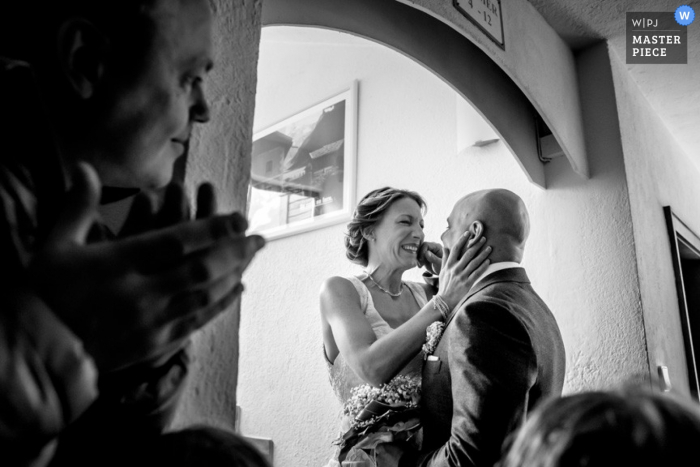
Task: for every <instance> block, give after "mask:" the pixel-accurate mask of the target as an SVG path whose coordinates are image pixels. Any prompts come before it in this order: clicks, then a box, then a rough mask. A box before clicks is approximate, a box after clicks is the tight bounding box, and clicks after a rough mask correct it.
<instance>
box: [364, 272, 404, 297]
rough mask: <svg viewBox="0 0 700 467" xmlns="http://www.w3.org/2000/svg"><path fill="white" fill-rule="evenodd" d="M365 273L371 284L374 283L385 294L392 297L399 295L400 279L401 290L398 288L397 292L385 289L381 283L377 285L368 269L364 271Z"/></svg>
mask: <svg viewBox="0 0 700 467" xmlns="http://www.w3.org/2000/svg"><path fill="white" fill-rule="evenodd" d="M365 273H366V274H367V277H369V280H371V281H372V284H374V285H376V286H377V288H378V289H379V290H381V291H382V292H384V293H385V294H387V295H389V296H392V297H394V298H397V297H400V296H401V292H403V281H401V290H399V291H398V292H396V293H394V292H390V291H388V290H387V289H385V288H384V287H382V286H381V285H379V284H378V283H377V281H375V280H374V278H373V277H372V274H371V273H370V272H369V271H365Z"/></svg>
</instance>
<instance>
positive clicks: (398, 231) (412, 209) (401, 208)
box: [369, 198, 425, 269]
mask: <svg viewBox="0 0 700 467" xmlns="http://www.w3.org/2000/svg"><path fill="white" fill-rule="evenodd" d="M423 226H424V223H423V214H422V213H421V208H420V206H419V205H418V203H416V202H415V201H414V200H413V199H411V198H401V199H398V200H396V201H394V203H393V204H392V205H391V206H389V209H387V210H386V212H385V213H384V217H382V219H381V220H380V221H379V222H378V223H377V225H376V226H375V227H374V230H373V232H372V234H370V235H371V236H372V238H373V239H374V240H370V242H369V258H370V263H375V264H382V265H384V266H389V267H390V268H392V269H394V268H396V269H411V268H412V267H415V266H417V265H418V248H419V247H420V244H421V243H422V242H423V238H424V237H425V235H424V233H423Z"/></svg>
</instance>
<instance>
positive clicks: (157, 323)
mask: <svg viewBox="0 0 700 467" xmlns="http://www.w3.org/2000/svg"><path fill="white" fill-rule="evenodd" d="M202 190H204V192H203V191H202ZM207 191H209V193H207ZM98 193H99V180H98V177H97V175H96V173H95V172H94V171H93V170H92V168H91V167H90V166H89V165H87V164H82V165H81V166H80V168H79V170H78V172H77V174H76V176H75V181H74V186H73V189H72V190H71V191H70V192H69V194H68V198H67V199H66V204H65V206H66V208H65V209H64V211H63V212H62V214H61V216H60V217H59V220H58V222H57V224H56V226H55V228H54V229H53V231H52V232H51V234H50V235H49V238H48V239H47V241H46V242H45V245H44V248H43V249H42V251H41V252H39V254H37V255H36V257H35V258H34V261H33V262H32V264H31V266H30V274H31V278H32V280H33V282H34V284H35V285H36V287H37V289H38V290H39V291H40V293H41V295H42V297H43V298H44V300H46V301H47V302H48V303H49V305H50V306H51V307H52V308H53V309H54V311H55V312H56V314H57V315H58V316H59V317H60V318H61V319H62V320H63V321H64V322H65V323H67V325H68V326H69V327H70V328H71V329H72V330H73V331H74V332H75V333H76V334H77V335H78V336H79V337H80V338H81V339H82V340H83V343H84V346H85V348H86V349H87V351H88V352H89V353H90V354H91V355H92V357H93V358H94V359H95V361H96V364H97V366H98V368H100V369H103V370H104V369H106V370H113V369H117V368H121V367H123V366H126V365H130V364H134V363H138V362H140V361H144V360H146V359H150V358H155V357H159V356H162V355H164V354H165V353H167V352H168V350H169V349H172V350H176V349H177V348H179V347H180V346H181V344H182V342H183V340H185V339H187V338H188V337H189V335H190V334H191V333H192V332H194V331H195V330H197V329H199V328H200V327H202V326H203V325H205V324H206V323H207V322H209V321H210V320H211V319H212V318H214V317H215V316H217V315H218V314H219V313H220V312H221V311H223V310H224V309H225V308H226V307H228V306H229V305H230V304H231V303H232V302H233V301H234V300H235V299H236V298H237V297H238V296H239V295H240V293H241V291H242V290H243V286H242V284H241V276H242V274H243V272H244V271H245V269H246V268H247V266H248V265H249V264H250V261H251V260H252V259H253V257H254V256H255V253H256V252H257V251H258V250H260V248H262V247H263V246H264V244H265V241H264V240H263V238H262V237H260V236H257V235H251V236H246V235H245V233H244V232H245V229H246V228H247V223H246V221H245V219H244V218H243V216H241V215H240V214H238V213H233V214H230V215H219V216H211V215H209V214H211V212H212V211H213V207H214V200H213V192H211V190H209V189H208V188H203V189H201V190H200V194H199V197H198V198H199V202H198V204H201V206H202V208H201V210H202V213H200V214H199V215H198V217H200V216H201V218H198V219H196V220H193V221H187V222H180V223H175V222H176V221H177V219H178V216H179V214H177V213H176V214H175V215H172V213H171V214H170V216H169V220H167V218H168V216H167V215H165V214H163V216H162V217H161V220H160V221H158V220H157V219H156V220H154V221H153V222H154V223H155V222H161V225H164V226H165V225H168V224H174V225H170V226H168V227H163V228H160V229H158V230H152V231H148V232H145V233H137V229H135V228H133V227H130V228H131V229H132V232H133V235H131V236H129V237H127V238H125V239H121V240H117V241H114V242H101V243H96V244H90V245H86V244H85V238H86V236H87V233H88V231H89V229H90V227H91V225H92V223H93V221H94V220H95V217H96V205H97V199H98V195H97V194H98ZM175 195H176V196H174V197H171V200H170V202H167V200H166V203H165V204H164V207H163V209H161V211H160V213H161V214H162V213H164V212H167V209H170V208H171V207H172V206H173V205H176V204H177V203H178V202H179V200H178V199H177V198H178V197H180V196H182V195H178V194H177V193H176V194H175ZM166 198H167V196H166ZM169 203H170V204H169ZM138 209H143V211H142V212H141V213H138V212H135V211H136V210H138ZM198 210H200V208H198ZM176 211H177V210H176V209H175V210H174V211H173V212H176ZM151 212H152V211H151ZM147 213H148V211H147V209H145V208H144V206H143V205H142V206H139V205H138V204H137V205H135V206H134V208H133V209H132V212H131V213H130V215H129V217H130V218H131V221H130V222H132V221H134V220H135V218H136V217H139V216H140V217H141V218H142V219H143V218H148V216H147V215H146V214H147ZM156 217H157V216H156ZM180 217H182V216H180ZM163 219H166V220H163ZM137 224H138V223H136V222H132V223H131V224H128V223H127V225H132V226H134V225H137ZM152 225H154V226H157V224H152Z"/></svg>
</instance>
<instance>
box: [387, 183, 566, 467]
mask: <svg viewBox="0 0 700 467" xmlns="http://www.w3.org/2000/svg"><path fill="white" fill-rule="evenodd" d="M529 230H530V222H529V217H528V214H527V210H526V209H525V205H524V203H523V201H522V200H521V199H520V198H519V197H518V196H517V195H515V194H514V193H512V192H510V191H508V190H502V189H498V190H484V191H478V192H475V193H472V194H470V195H467V196H465V197H464V198H462V199H461V200H460V201H459V202H458V203H457V204H456V205H455V207H454V209H453V210H452V213H451V214H450V216H449V218H448V228H447V230H446V231H445V233H444V234H443V235H442V242H443V244H444V246H445V248H447V249H451V248H452V247H453V246H454V245H455V244H456V243H457V241H458V240H459V238H460V237H461V236H462V235H463V234H464V233H465V232H467V231H468V232H469V234H470V235H473V237H474V238H475V239H478V238H480V237H481V236H482V235H483V236H485V237H486V238H487V245H490V246H491V247H493V252H492V253H491V255H490V257H489V259H490V260H491V264H490V265H489V267H488V269H487V270H486V272H485V273H484V275H483V276H482V277H481V278H480V279H479V280H478V281H477V282H476V283H475V284H474V286H473V287H472V288H471V290H470V291H469V293H468V294H467V295H466V296H465V297H464V298H463V299H462V301H461V302H460V303H459V304H458V305H457V306H456V307H455V308H454V310H453V312H452V314H451V315H450V316H449V317H448V320H447V323H446V328H445V332H444V334H443V336H442V339H441V340H440V343H439V344H438V346H437V348H436V350H435V352H434V354H433V355H432V356H430V357H428V360H427V361H426V362H425V365H424V367H423V391H422V393H423V395H422V412H421V417H422V422H423V434H424V441H423V450H422V451H421V452H420V453H419V454H418V456H415V455H410V454H407V455H405V456H404V458H403V459H402V461H401V465H402V466H413V465H419V466H426V467H427V466H430V467H437V466H441V467H442V466H446V467H447V466H476V467H485V466H489V467H490V466H492V465H493V464H494V463H495V462H496V461H497V460H498V459H499V457H500V455H501V446H502V444H503V442H504V440H505V439H506V437H507V436H508V435H509V434H510V433H511V432H512V431H513V430H515V429H516V428H517V427H518V426H519V425H520V424H521V423H522V422H523V421H524V420H525V418H526V417H527V414H528V412H530V411H531V410H532V408H533V407H534V406H536V405H537V404H538V403H540V402H541V401H542V400H544V399H546V398H549V397H554V396H559V395H561V391H562V386H563V383H564V366H565V358H564V344H563V342H562V338H561V334H560V333H559V328H558V326H557V323H556V321H555V319H554V316H553V315H552V313H551V311H550V310H549V308H547V305H545V303H544V302H543V301H542V299H541V298H540V297H539V296H538V295H537V293H535V291H534V290H533V289H532V287H531V286H530V281H529V280H528V277H527V274H525V270H524V269H523V268H522V267H520V264H519V263H520V261H521V259H522V256H523V250H524V247H525V240H526V239H527V236H528V233H529ZM455 253H457V252H455ZM426 256H427V257H428V258H427V259H428V260H429V259H430V258H429V257H430V256H431V255H430V253H427V254H426ZM433 259H436V258H434V257H433ZM409 457H410V459H409Z"/></svg>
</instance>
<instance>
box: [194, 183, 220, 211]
mask: <svg viewBox="0 0 700 467" xmlns="http://www.w3.org/2000/svg"><path fill="white" fill-rule="evenodd" d="M214 214H216V191H215V190H214V185H212V184H211V183H209V182H205V183H202V184H201V185H199V188H198V189H197V213H196V216H197V219H204V218H206V217H209V216H213V215H214Z"/></svg>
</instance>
